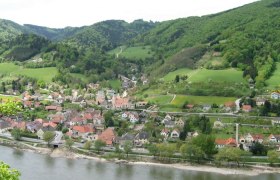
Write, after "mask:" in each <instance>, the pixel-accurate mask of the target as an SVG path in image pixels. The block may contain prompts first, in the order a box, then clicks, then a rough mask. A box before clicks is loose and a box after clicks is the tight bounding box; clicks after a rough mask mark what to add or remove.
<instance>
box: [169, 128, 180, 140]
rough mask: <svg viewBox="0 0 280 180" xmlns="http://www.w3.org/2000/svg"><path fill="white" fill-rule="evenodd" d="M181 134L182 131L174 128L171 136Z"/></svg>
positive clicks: (176, 136) (177, 136)
mask: <svg viewBox="0 0 280 180" xmlns="http://www.w3.org/2000/svg"><path fill="white" fill-rule="evenodd" d="M179 136H180V131H179V130H178V129H174V130H173V131H172V132H171V134H170V137H171V138H179Z"/></svg>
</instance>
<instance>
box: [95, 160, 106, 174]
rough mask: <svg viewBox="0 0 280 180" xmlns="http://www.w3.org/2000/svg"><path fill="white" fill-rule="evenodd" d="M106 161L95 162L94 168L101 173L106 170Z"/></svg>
mask: <svg viewBox="0 0 280 180" xmlns="http://www.w3.org/2000/svg"><path fill="white" fill-rule="evenodd" d="M106 166H107V164H106V163H102V162H99V161H98V162H96V163H95V170H96V171H97V172H98V173H99V174H103V173H104V172H105V170H106Z"/></svg>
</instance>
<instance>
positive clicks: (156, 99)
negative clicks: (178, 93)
mask: <svg viewBox="0 0 280 180" xmlns="http://www.w3.org/2000/svg"><path fill="white" fill-rule="evenodd" d="M172 98H173V96H172V95H159V96H153V97H148V98H146V99H145V100H146V101H149V102H151V103H156V104H159V105H166V104H169V103H170V101H171V100H172Z"/></svg>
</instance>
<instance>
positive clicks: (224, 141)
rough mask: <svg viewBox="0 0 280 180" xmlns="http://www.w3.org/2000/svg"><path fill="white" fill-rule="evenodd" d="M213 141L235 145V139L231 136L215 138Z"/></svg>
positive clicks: (219, 143)
mask: <svg viewBox="0 0 280 180" xmlns="http://www.w3.org/2000/svg"><path fill="white" fill-rule="evenodd" d="M215 143H216V144H218V145H231V146H232V145H233V146H235V145H236V140H235V139H233V138H229V139H216V140H215Z"/></svg>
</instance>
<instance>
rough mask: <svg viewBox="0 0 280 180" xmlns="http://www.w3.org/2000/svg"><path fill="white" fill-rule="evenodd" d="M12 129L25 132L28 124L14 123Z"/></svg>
mask: <svg viewBox="0 0 280 180" xmlns="http://www.w3.org/2000/svg"><path fill="white" fill-rule="evenodd" d="M12 128H18V129H20V130H25V129H26V122H25V121H19V122H12Z"/></svg>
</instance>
